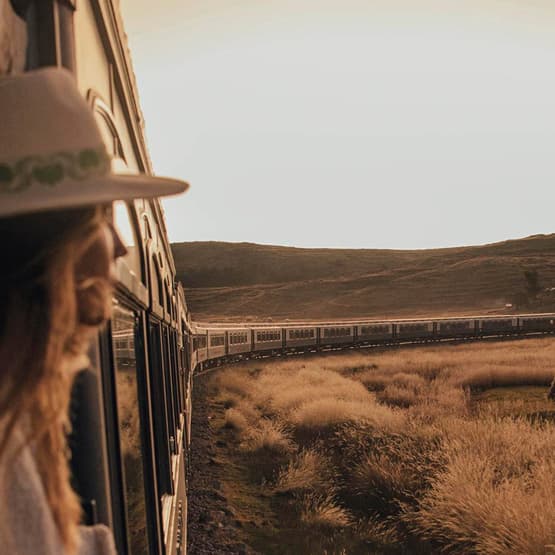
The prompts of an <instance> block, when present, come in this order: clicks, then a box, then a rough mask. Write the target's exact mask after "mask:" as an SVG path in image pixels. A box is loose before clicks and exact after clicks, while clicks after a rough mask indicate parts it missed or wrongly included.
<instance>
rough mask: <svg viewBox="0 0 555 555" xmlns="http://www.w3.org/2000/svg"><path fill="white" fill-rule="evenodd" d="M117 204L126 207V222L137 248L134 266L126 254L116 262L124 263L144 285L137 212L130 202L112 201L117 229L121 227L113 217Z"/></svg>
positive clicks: (142, 253)
mask: <svg viewBox="0 0 555 555" xmlns="http://www.w3.org/2000/svg"><path fill="white" fill-rule="evenodd" d="M117 206H122V207H123V206H124V207H125V209H126V214H127V222H128V224H129V228H130V231H131V233H132V234H133V240H134V241H135V248H136V249H137V252H136V257H137V265H136V266H135V265H131V264H130V263H129V260H128V258H127V256H124V257H121V258H118V264H122V265H125V267H126V268H127V271H128V272H129V273H130V274H132V275H133V276H135V278H136V279H138V280H139V281H140V282H141V283H142V284H143V286H146V284H147V283H146V281H147V279H146V276H147V272H146V264H145V254H144V251H143V243H142V237H141V232H140V226H139V222H138V218H137V213H136V211H135V206H134V204H131V203H129V202H124V201H116V202H115V203H114V223H115V224H116V226H117V229H118V230H119V229H121V227H120V226H118V223H119V222H118V220H116V219H115V217H116V211H117ZM125 246H126V248H129V246H130V245H125ZM137 272H138V275H137Z"/></svg>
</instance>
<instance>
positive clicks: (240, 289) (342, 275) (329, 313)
mask: <svg viewBox="0 0 555 555" xmlns="http://www.w3.org/2000/svg"><path fill="white" fill-rule="evenodd" d="M172 250H173V254H174V257H175V262H176V267H177V276H178V279H180V280H181V281H182V283H183V284H184V286H185V289H186V295H187V302H188V304H189V307H190V309H191V311H192V313H193V316H194V318H195V319H196V320H203V321H209V320H213V321H214V320H240V319H248V320H253V321H255V320H265V319H268V318H272V319H273V320H278V319H286V318H289V319H312V318H314V319H327V318H355V317H357V318H359V317H376V318H382V317H412V316H419V315H430V316H436V315H437V316H439V315H448V314H461V315H462V314H471V313H477V312H480V313H497V312H506V311H510V309H507V308H505V304H506V303H511V302H513V301H514V299H515V296H516V295H517V294H520V297H521V298H522V293H523V292H524V291H525V290H526V280H525V278H524V271H525V270H536V271H537V273H538V276H539V282H540V284H541V285H542V288H543V289H549V288H551V287H555V234H551V235H534V236H532V237H527V238H524V239H516V240H509V241H503V242H500V243H493V244H489V245H481V246H470V247H456V248H446V249H429V250H383V249H379V250H378V249H352V250H351V249H304V248H303V249H301V248H292V247H279V246H268V245H257V244H253V243H224V242H191V243H175V244H173V245H172ZM518 308H519V309H520V310H530V311H541V310H553V309H555V294H553V298H552V294H551V293H550V292H543V293H541V294H540V295H539V297H538V299H536V300H533V301H531V302H530V303H529V304H528V305H523V306H520V307H518Z"/></svg>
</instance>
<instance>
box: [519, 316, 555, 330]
mask: <svg viewBox="0 0 555 555" xmlns="http://www.w3.org/2000/svg"><path fill="white" fill-rule="evenodd" d="M518 322H519V329H520V330H521V331H524V332H533V331H538V332H549V331H555V317H554V316H553V314H547V315H542V314H538V315H532V316H520V317H519V318H518Z"/></svg>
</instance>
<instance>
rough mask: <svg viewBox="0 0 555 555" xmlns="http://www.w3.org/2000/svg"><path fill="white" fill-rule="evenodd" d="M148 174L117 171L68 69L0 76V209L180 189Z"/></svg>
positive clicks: (12, 212) (1, 213) (4, 212)
mask: <svg viewBox="0 0 555 555" xmlns="http://www.w3.org/2000/svg"><path fill="white" fill-rule="evenodd" d="M187 187H188V184H187V183H185V182H183V181H179V180H176V179H167V178H160V177H154V176H152V175H145V174H134V175H125V176H123V175H116V174H114V173H112V172H111V169H110V156H109V155H108V153H107V152H106V147H105V145H104V142H103V140H102V135H101V133H100V129H99V128H98V125H97V123H96V119H95V116H94V113H93V111H92V110H91V108H90V106H89V105H88V104H87V102H86V100H85V99H84V98H83V96H82V95H81V93H80V92H79V90H78V88H77V86H76V83H75V80H74V78H73V76H72V74H71V73H69V72H68V71H67V70H64V69H60V68H54V67H52V68H45V69H41V70H36V71H31V72H28V73H23V74H19V75H15V76H10V77H0V217H6V216H16V215H18V214H24V213H30V212H38V211H43V210H63V209H66V208H74V207H78V206H86V205H91V204H101V203H107V202H111V201H113V200H130V199H134V198H152V197H157V196H165V195H173V194H177V193H181V192H183V191H185V190H186V189H187Z"/></svg>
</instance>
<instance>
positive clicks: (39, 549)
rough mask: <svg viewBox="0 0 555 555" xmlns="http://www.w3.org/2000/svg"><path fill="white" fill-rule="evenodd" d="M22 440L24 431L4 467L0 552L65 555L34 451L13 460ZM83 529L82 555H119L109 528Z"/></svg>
mask: <svg viewBox="0 0 555 555" xmlns="http://www.w3.org/2000/svg"><path fill="white" fill-rule="evenodd" d="M21 440H22V434H21V432H19V433H18V431H17V430H15V431H14V433H13V434H12V438H11V439H10V442H9V443H8V449H7V451H6V459H5V460H7V461H8V462H9V465H8V466H4V467H0V550H1V551H2V553H10V554H12V555H63V554H64V553H65V550H64V548H63V545H62V542H61V538H60V535H59V533H58V529H57V528H56V524H55V523H54V518H53V516H52V512H51V510H50V506H49V505H48V503H47V500H46V494H45V492H44V487H43V485H42V482H41V479H40V476H39V473H38V469H37V466H36V462H35V459H34V457H33V454H32V450H31V448H30V447H29V446H25V447H24V448H23V449H21V450H20V452H19V454H18V455H16V457H15V459H13V458H12V456H13V453H14V450H15V449H16V448H17V446H19V445H21ZM10 461H12V462H10ZM79 529H80V532H81V547H80V549H79V552H78V553H79V555H117V553H116V548H115V544H114V540H113V537H112V534H111V532H110V530H109V529H108V528H107V527H106V526H104V525H97V526H80V527H79Z"/></svg>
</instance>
